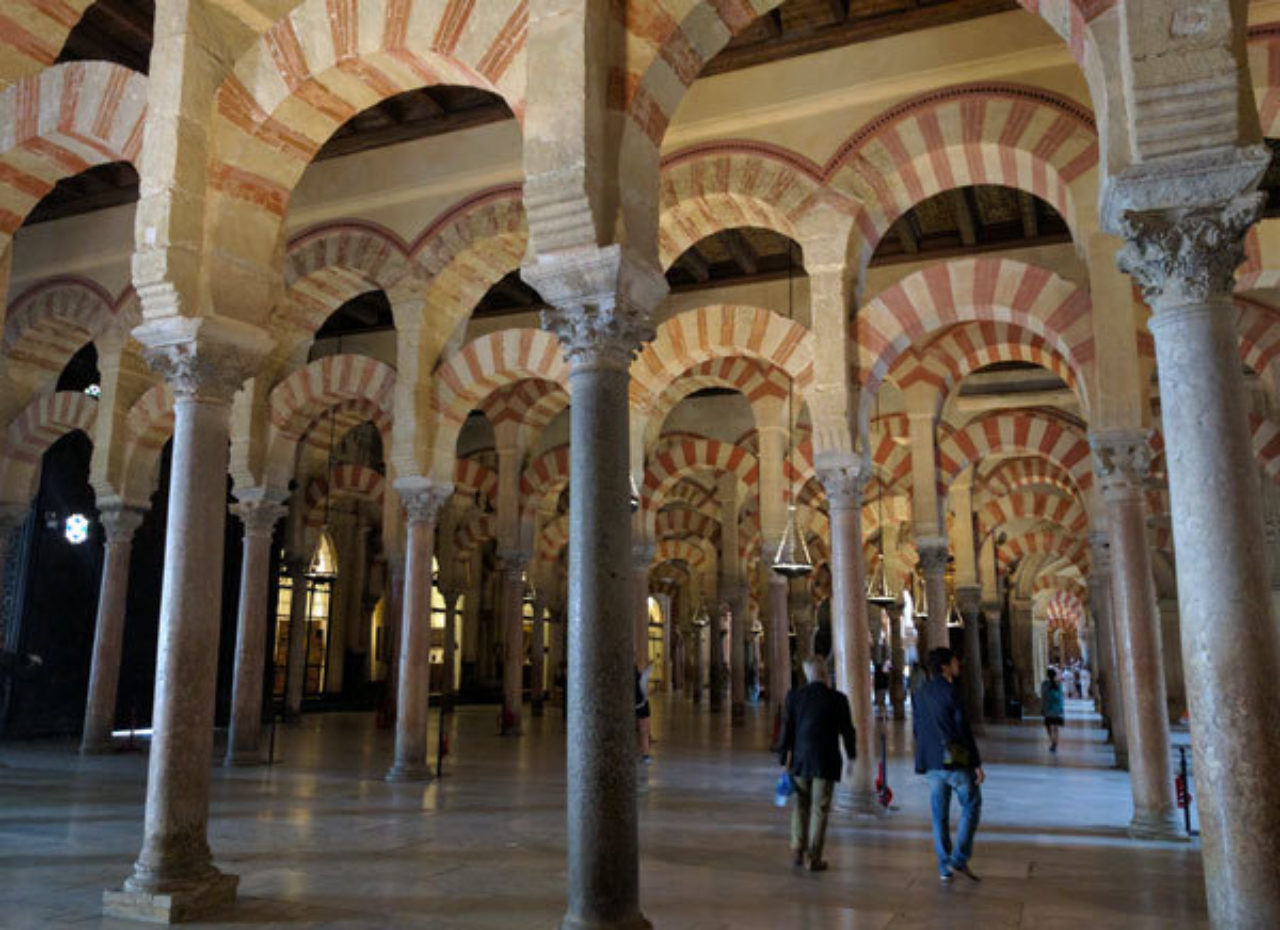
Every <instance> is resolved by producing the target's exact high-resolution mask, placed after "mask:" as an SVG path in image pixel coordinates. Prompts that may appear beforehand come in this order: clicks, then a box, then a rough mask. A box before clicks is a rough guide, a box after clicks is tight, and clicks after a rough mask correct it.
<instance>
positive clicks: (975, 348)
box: [888, 320, 1084, 413]
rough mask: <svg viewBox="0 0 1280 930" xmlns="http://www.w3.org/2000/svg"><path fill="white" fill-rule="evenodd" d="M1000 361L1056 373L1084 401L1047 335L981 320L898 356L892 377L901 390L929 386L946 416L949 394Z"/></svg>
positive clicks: (1071, 374) (1068, 370)
mask: <svg viewBox="0 0 1280 930" xmlns="http://www.w3.org/2000/svg"><path fill="white" fill-rule="evenodd" d="M999 362H1026V363H1029V364H1032V365H1039V366H1040V367H1041V368H1045V369H1047V370H1048V371H1050V372H1052V373H1053V374H1055V375H1057V376H1058V377H1059V378H1061V379H1062V380H1063V381H1064V382H1066V384H1067V386H1068V387H1070V388H1071V389H1072V390H1073V391H1074V392H1075V394H1076V396H1077V397H1078V398H1080V399H1081V401H1083V400H1084V397H1083V394H1082V392H1081V387H1080V384H1079V381H1078V380H1077V378H1076V373H1075V371H1074V370H1073V369H1072V367H1071V366H1070V365H1069V364H1068V363H1067V360H1066V359H1065V358H1063V357H1062V356H1061V355H1060V354H1059V353H1058V352H1057V351H1056V350H1055V349H1054V347H1053V345H1051V344H1050V342H1049V341H1048V340H1047V339H1045V338H1044V337H1043V336H1038V335H1036V334H1035V333H1033V332H1031V331H1030V330H1027V329H1025V328H1024V327H1022V326H1018V325H1017V324H1015V323H996V322H993V321H989V320H988V321H983V322H977V323H965V324H962V325H959V326H952V327H950V328H949V329H945V330H943V331H942V332H941V333H940V334H939V335H938V336H936V337H935V338H933V339H931V340H929V341H928V342H925V343H923V344H921V345H917V346H913V347H912V348H911V349H909V350H908V351H907V352H906V353H905V354H904V355H902V356H900V357H899V359H898V361H897V362H896V363H895V364H894V366H893V368H892V369H891V370H890V371H889V375H888V378H889V380H890V381H892V382H893V383H894V384H896V385H898V387H899V388H901V389H902V390H904V391H905V390H908V389H910V388H911V387H913V386H914V385H918V384H924V385H928V386H929V387H931V388H932V389H933V390H934V392H935V395H936V397H937V408H936V412H937V413H941V412H942V406H943V404H945V403H946V401H947V398H948V397H949V396H950V394H951V392H952V391H953V390H955V388H956V387H957V386H958V385H959V384H960V382H961V381H963V380H964V378H965V376H966V375H969V374H972V373H973V372H975V371H977V370H978V369H980V368H983V367H985V366H987V365H994V364H997V363H999Z"/></svg>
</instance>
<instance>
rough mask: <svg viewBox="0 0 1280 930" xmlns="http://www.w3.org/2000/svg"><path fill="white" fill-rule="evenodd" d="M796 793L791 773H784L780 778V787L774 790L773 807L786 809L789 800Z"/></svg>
mask: <svg viewBox="0 0 1280 930" xmlns="http://www.w3.org/2000/svg"><path fill="white" fill-rule="evenodd" d="M795 793H796V786H795V782H793V781H792V780H791V773H790V772H783V773H782V774H781V775H779V776H778V785H777V787H775V788H774V789H773V806H774V807H786V806H787V798H789V797H791V796H792V795H793V794H795Z"/></svg>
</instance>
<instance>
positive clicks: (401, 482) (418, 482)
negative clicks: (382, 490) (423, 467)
mask: <svg viewBox="0 0 1280 930" xmlns="http://www.w3.org/2000/svg"><path fill="white" fill-rule="evenodd" d="M395 489H396V493H397V494H399V495H400V500H401V501H402V502H403V503H404V512H405V516H406V517H407V518H408V520H409V522H410V523H429V524H433V525H434V524H435V522H436V518H437V517H439V516H440V511H441V510H443V509H444V505H445V504H447V503H449V498H450V497H452V496H453V485H452V484H445V483H442V482H439V481H432V480H431V479H429V478H418V477H411V478H400V479H397V480H396V482H395Z"/></svg>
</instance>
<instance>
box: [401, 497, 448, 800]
mask: <svg viewBox="0 0 1280 930" xmlns="http://www.w3.org/2000/svg"><path fill="white" fill-rule="evenodd" d="M395 489H396V492H397V493H398V494H399V495H400V499H401V500H402V501H404V510H405V517H406V521H405V522H406V532H405V534H406V540H405V565H404V595H403V597H402V601H403V604H404V607H403V613H402V614H401V618H400V666H399V674H398V679H397V699H396V755H395V761H394V763H393V764H392V766H391V769H390V771H388V772H387V781H427V780H429V779H430V778H431V767H430V765H428V764H427V718H428V708H427V701H428V697H429V695H430V694H431V563H432V560H433V557H434V551H435V534H436V519H437V518H438V517H439V516H440V510H441V509H442V508H443V507H444V505H445V504H446V503H448V501H449V497H450V496H451V495H452V494H453V486H452V485H450V484H442V483H440V482H436V481H432V480H430V479H428V478H421V477H409V478H399V479H397V480H396V482H395Z"/></svg>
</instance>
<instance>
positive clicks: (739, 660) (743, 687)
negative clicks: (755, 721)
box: [724, 581, 750, 727]
mask: <svg viewBox="0 0 1280 930" xmlns="http://www.w3.org/2000/svg"><path fill="white" fill-rule="evenodd" d="M724 590H725V596H726V597H727V598H728V601H729V610H730V611H731V613H730V617H729V641H730V653H729V697H730V704H729V708H730V713H731V716H732V720H731V723H732V725H733V726H735V727H740V726H743V725H745V724H746V719H747V636H748V635H749V631H750V625H749V624H748V622H747V610H748V607H749V604H750V598H749V589H748V588H747V586H746V584H745V583H743V582H741V581H736V583H726V585H725V589H724Z"/></svg>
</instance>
